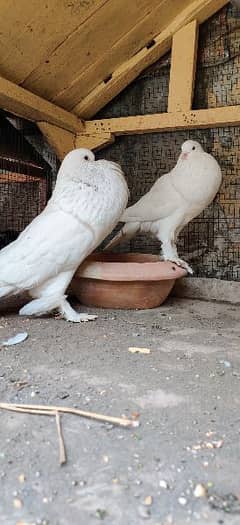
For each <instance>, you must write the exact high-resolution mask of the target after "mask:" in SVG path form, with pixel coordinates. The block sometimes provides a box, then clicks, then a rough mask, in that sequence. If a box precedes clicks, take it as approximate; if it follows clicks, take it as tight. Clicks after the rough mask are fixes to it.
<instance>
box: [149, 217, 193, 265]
mask: <svg viewBox="0 0 240 525" xmlns="http://www.w3.org/2000/svg"><path fill="white" fill-rule="evenodd" d="M156 235H157V238H158V240H159V241H160V242H161V243H162V255H163V259H164V261H171V262H173V263H175V264H177V266H181V267H182V268H184V269H185V270H187V272H188V273H190V274H193V270H192V268H191V266H189V264H188V263H187V262H186V261H184V260H183V259H180V257H179V255H178V252H177V247H176V244H175V238H176V235H175V230H173V227H171V230H170V231H169V230H167V229H166V228H164V233H162V231H161V230H159V231H158V232H157V234H156Z"/></svg>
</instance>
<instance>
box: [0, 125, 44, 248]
mask: <svg viewBox="0 0 240 525" xmlns="http://www.w3.org/2000/svg"><path fill="white" fill-rule="evenodd" d="M49 193H50V170H49V167H48V165H47V164H46V163H44V162H43V161H42V159H40V157H39V156H38V154H37V153H36V152H35V151H34V149H33V148H32V147H31V146H30V145H29V144H28V143H27V142H26V140H25V138H24V136H23V133H21V132H20V131H17V130H16V129H15V128H14V127H13V126H12V125H11V124H10V123H9V122H8V121H7V120H6V118H5V116H3V115H2V116H1V118H0V216H1V222H0V249H1V248H3V247H4V246H6V245H7V244H9V242H12V241H13V240H15V239H16V238H17V236H18V235H19V233H20V232H21V231H22V230H23V229H24V228H25V227H26V226H27V225H28V224H29V223H30V222H31V221H32V220H33V219H34V217H36V215H38V214H39V213H40V212H41V211H42V210H43V208H44V207H45V205H46V202H47V199H48V197H49Z"/></svg>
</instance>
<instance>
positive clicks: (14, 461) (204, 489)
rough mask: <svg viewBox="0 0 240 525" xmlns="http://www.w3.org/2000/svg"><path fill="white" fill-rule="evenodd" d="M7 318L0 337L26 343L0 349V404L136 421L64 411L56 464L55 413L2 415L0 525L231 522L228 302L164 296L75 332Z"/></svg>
mask: <svg viewBox="0 0 240 525" xmlns="http://www.w3.org/2000/svg"><path fill="white" fill-rule="evenodd" d="M3 309H4V306H3V307H2V311H1V312H0V315H1V318H0V339H1V340H3V339H6V338H7V337H10V336H12V335H14V334H16V333H18V332H23V331H25V330H26V331H27V332H28V334H29V337H28V339H27V340H26V341H24V342H23V343H21V344H19V345H16V346H11V347H1V351H0V362H1V367H0V391H1V395H0V401H2V402H3V401H7V402H12V403H13V402H18V403H37V404H40V403H41V404H52V405H66V406H74V407H79V408H83V409H84V410H91V411H95V412H101V413H104V414H109V415H114V416H121V415H122V414H125V415H126V416H130V417H131V415H132V414H135V415H136V413H139V414H140V416H139V420H140V426H139V427H138V428H136V429H135V428H134V429H131V428H130V429H127V428H120V427H115V426H114V427H113V426H112V425H110V424H104V423H99V422H94V421H90V420H87V419H83V418H80V417H78V416H73V415H64V416H62V427H63V434H64V441H65V445H66V450H67V463H66V464H65V465H63V466H60V465H59V451H58V438H57V431H56V422H55V419H54V417H50V416H39V415H28V414H17V413H13V412H6V411H1V412H0V438H1V439H0V478H1V491H0V524H1V525H33V524H36V525H47V524H48V525H70V524H71V525H94V524H97V523H99V522H100V521H101V522H102V523H104V525H110V524H111V525H112V524H113V525H139V524H140V523H144V522H147V523H148V524H149V525H175V524H176V525H185V524H188V523H189V524H195V523H196V524H201V525H203V524H209V525H210V524H211V525H215V524H224V525H230V524H231V525H239V524H240V500H239V499H238V498H239V497H240V366H239V365H240V325H239V310H238V307H237V306H231V305H227V304H217V303H214V304H212V303H207V302H200V301H191V300H181V299H171V300H169V301H168V302H167V303H166V304H165V305H163V306H162V307H161V308H159V309H155V310H151V311H150V310H148V311H131V312H127V311H110V310H99V311H98V312H97V313H98V316H99V317H98V320H97V321H95V322H91V323H90V322H89V323H86V324H81V325H74V324H69V323H67V322H65V321H62V320H57V319H54V318H43V319H33V320H29V319H23V318H20V317H18V316H17V315H16V313H14V312H11V311H10V312H8V313H7V314H6V315H5V314H3ZM84 310H85V311H86V309H84ZM132 346H133V347H146V348H149V349H150V350H151V352H150V353H149V354H139V353H136V354H132V353H130V352H129V350H128V348H129V347H132ZM199 484H200V485H201V486H200V487H197V485H199ZM196 487H197V489H196ZM198 494H199V495H201V496H202V497H199V498H198V497H196V495H198Z"/></svg>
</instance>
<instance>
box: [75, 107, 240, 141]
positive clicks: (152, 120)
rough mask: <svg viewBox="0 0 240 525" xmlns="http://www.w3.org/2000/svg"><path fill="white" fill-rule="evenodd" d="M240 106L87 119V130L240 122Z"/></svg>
mask: <svg viewBox="0 0 240 525" xmlns="http://www.w3.org/2000/svg"><path fill="white" fill-rule="evenodd" d="M239 124H240V106H225V107H220V108H214V109H199V110H196V111H195V110H191V111H186V112H181V111H176V112H175V113H158V114H153V115H138V116H136V117H119V118H111V119H102V120H89V121H85V132H86V133H88V134H89V135H91V134H94V133H95V134H96V133H102V132H107V133H113V134H114V135H137V134H142V133H154V132H161V131H175V130H178V129H194V128H197V129H198V128H214V127H222V126H239Z"/></svg>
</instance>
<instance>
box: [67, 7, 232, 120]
mask: <svg viewBox="0 0 240 525" xmlns="http://www.w3.org/2000/svg"><path fill="white" fill-rule="evenodd" d="M226 3H227V1H226V0H193V1H192V2H191V4H190V5H189V6H187V7H186V8H185V9H183V10H182V11H181V13H180V14H179V15H178V16H176V18H175V19H174V20H173V22H172V23H170V24H169V26H168V27H167V28H165V29H164V30H163V31H162V32H161V33H160V34H159V35H158V36H156V37H155V38H154V41H155V44H154V45H153V46H152V47H151V48H150V49H147V48H144V49H142V50H141V51H139V53H137V54H136V55H134V56H133V57H132V58H131V59H130V60H128V61H126V62H125V63H124V64H122V65H121V66H120V67H119V68H117V69H116V70H115V71H114V72H113V74H112V78H111V80H109V82H107V84H106V83H104V82H102V83H101V84H99V86H97V87H96V88H95V89H94V90H93V91H92V92H91V93H90V94H89V95H88V96H87V97H86V98H85V99H84V100H83V101H81V102H80V103H79V104H77V105H76V106H75V107H74V112H75V113H76V114H77V115H80V116H81V117H83V118H91V117H92V116H94V115H95V114H96V113H97V112H98V111H99V110H100V109H101V108H102V107H103V106H105V105H106V104H107V103H108V102H109V101H110V100H112V99H113V98H114V97H115V96H116V95H117V94H118V93H120V91H122V90H123V89H124V88H125V87H126V86H127V85H128V84H130V82H132V81H133V80H134V79H135V78H136V77H137V76H138V75H139V74H140V73H141V72H142V71H143V70H144V69H146V67H148V66H150V65H151V64H153V63H154V62H156V61H157V60H158V59H159V58H160V57H161V56H163V55H164V54H165V53H166V52H167V51H169V49H170V48H171V43H172V35H174V34H175V33H176V32H177V31H178V30H179V29H181V27H183V26H184V25H186V24H188V23H189V22H191V21H192V20H194V19H196V20H197V22H198V23H199V24H200V23H202V22H204V21H205V20H206V19H207V18H209V17H210V16H212V15H213V14H214V13H216V12H217V11H218V10H219V9H221V7H223V6H224V5H225V4H226Z"/></svg>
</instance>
